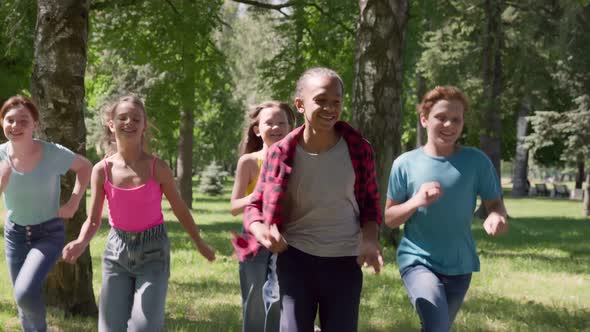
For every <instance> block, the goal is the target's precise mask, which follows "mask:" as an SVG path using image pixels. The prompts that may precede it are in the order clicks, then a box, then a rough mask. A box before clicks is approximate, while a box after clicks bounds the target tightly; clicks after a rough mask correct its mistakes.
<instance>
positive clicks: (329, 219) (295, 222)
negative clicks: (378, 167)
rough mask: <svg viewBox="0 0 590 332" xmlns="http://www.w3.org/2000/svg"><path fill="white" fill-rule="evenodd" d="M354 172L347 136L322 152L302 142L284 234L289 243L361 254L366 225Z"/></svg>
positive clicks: (328, 252)
mask: <svg viewBox="0 0 590 332" xmlns="http://www.w3.org/2000/svg"><path fill="white" fill-rule="evenodd" d="M354 182H355V174H354V169H353V167H352V162H351V161H350V154H349V152H348V146H347V145H346V141H345V140H344V139H343V138H341V139H340V140H339V141H338V143H337V144H336V145H334V147H332V148H331V149H329V150H328V151H325V152H322V153H320V154H312V153H308V152H306V151H305V150H303V148H302V147H301V146H299V145H298V146H297V150H296V152H295V162H294V166H293V170H292V173H291V176H290V179H289V185H288V188H287V195H286V201H285V207H286V222H285V223H284V224H283V229H282V234H283V236H284V237H285V240H287V243H288V244H289V245H290V246H293V247H295V248H297V249H299V250H301V251H303V252H306V253H308V254H311V255H314V256H320V257H344V256H358V254H359V244H360V240H361V231H360V224H359V207H358V204H357V201H356V198H355V197H354Z"/></svg>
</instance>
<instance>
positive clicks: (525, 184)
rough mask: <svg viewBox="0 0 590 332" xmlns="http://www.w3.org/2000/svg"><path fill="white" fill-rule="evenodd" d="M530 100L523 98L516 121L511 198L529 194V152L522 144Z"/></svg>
mask: <svg viewBox="0 0 590 332" xmlns="http://www.w3.org/2000/svg"><path fill="white" fill-rule="evenodd" d="M530 108H531V104H530V100H529V98H525V100H523V102H522V105H521V107H520V111H519V112H518V119H517V120H516V156H515V158H514V175H513V176H512V197H524V196H527V195H528V193H529V187H530V183H529V181H528V173H529V172H528V169H529V168H528V166H529V165H528V161H529V150H528V149H527V148H526V146H525V144H524V138H525V136H526V131H527V119H526V117H527V116H528V115H529V113H530Z"/></svg>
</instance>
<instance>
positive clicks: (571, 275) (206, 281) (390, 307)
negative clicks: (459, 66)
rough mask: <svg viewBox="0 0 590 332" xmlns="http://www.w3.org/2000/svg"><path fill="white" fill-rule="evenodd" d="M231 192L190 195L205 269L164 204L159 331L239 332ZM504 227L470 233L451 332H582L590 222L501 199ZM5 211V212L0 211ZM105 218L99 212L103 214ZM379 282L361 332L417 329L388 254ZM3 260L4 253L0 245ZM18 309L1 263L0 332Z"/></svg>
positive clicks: (57, 315)
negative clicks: (211, 251)
mask: <svg viewBox="0 0 590 332" xmlns="http://www.w3.org/2000/svg"><path fill="white" fill-rule="evenodd" d="M229 190H230V188H229V184H228V187H226V190H225V193H224V195H223V196H221V197H206V196H203V195H200V194H196V195H195V202H194V204H193V215H194V216H195V220H196V221H197V224H198V225H199V227H200V228H201V230H202V234H203V237H204V238H205V240H206V241H207V242H208V243H210V244H211V245H212V246H213V247H215V248H216V250H217V260H216V261H215V262H214V263H208V262H206V261H205V259H203V258H202V257H201V256H200V255H199V254H198V252H197V251H196V250H195V248H194V246H193V244H192V242H190V240H189V237H188V236H187V235H186V233H185V232H184V230H183V229H182V227H181V225H180V224H179V223H178V222H177V221H176V218H175V217H174V215H173V214H172V212H171V210H170V208H169V205H168V203H167V202H164V204H163V208H164V218H165V219H166V226H167V229H168V234H169V237H170V240H171V243H172V248H171V251H172V272H171V277H170V282H169V289H168V297H167V302H166V329H165V330H166V331H187V332H188V331H190V332H193V331H204V332H207V331H211V332H219V331H223V332H225V331H235V332H238V331H241V299H240V287H239V279H238V265H237V260H236V259H235V257H234V253H233V249H232V247H231V244H230V241H229V240H230V237H231V235H230V231H232V230H233V231H239V230H240V229H241V217H232V216H231V215H230V214H229V212H228V211H227V209H228V205H229V204H228V201H229ZM506 205H507V207H508V210H509V213H510V216H511V220H510V231H509V233H508V234H507V235H506V236H502V237H499V238H492V237H489V236H487V235H486V234H485V232H484V231H483V229H482V227H481V221H479V220H476V221H475V222H474V225H473V231H474V237H475V239H476V242H477V246H478V251H479V254H480V258H481V269H482V271H481V273H475V274H474V277H473V282H472V286H471V288H470V290H469V293H468V295H467V300H466V302H465V304H464V305H463V307H462V309H461V311H460V312H459V315H458V317H457V319H456V322H455V326H454V330H456V331H582V330H588V327H589V326H590V240H589V239H590V220H588V218H584V217H582V216H581V203H580V202H571V201H567V200H555V199H547V198H524V199H512V198H510V197H509V196H508V195H507V196H506ZM2 210H3V209H2ZM105 210H106V209H105ZM108 230H109V225H108V223H107V221H106V219H104V220H103V225H102V227H101V229H100V231H99V233H98V234H97V235H96V236H95V238H94V240H93V241H92V243H91V253H92V258H93V268H94V275H93V286H94V291H95V294H96V295H97V299H98V296H99V294H100V282H101V273H100V264H101V261H100V256H101V254H102V251H103V250H104V247H105V242H106V235H107V233H108ZM383 253H384V257H385V262H386V266H385V268H384V269H383V271H382V272H381V274H380V275H375V274H373V272H372V271H369V270H365V271H364V272H365V273H364V287H363V295H362V299H361V308H360V320H359V331H361V332H370V331H393V330H395V331H416V330H418V329H419V324H420V323H419V321H418V317H417V315H416V314H415V313H414V309H413V308H412V306H411V304H410V301H409V300H408V298H407V295H406V292H405V290H404V288H403V285H402V282H401V280H400V276H399V273H398V271H397V266H396V264H395V250H394V249H393V248H389V247H388V248H384V249H383ZM0 255H1V257H4V243H3V240H2V243H0ZM16 314H17V311H16V307H15V305H14V300H13V298H12V287H11V286H10V280H9V277H8V272H7V268H6V264H5V262H2V264H0V325H1V326H2V329H0V330H2V331H18V330H19V323H18V319H17V318H16ZM48 321H49V324H50V326H51V327H52V329H53V330H55V331H95V330H96V320H95V319H92V318H80V317H65V316H64V315H63V313H61V312H60V311H58V310H56V309H53V308H50V309H49V313H48Z"/></svg>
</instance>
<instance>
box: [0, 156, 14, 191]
mask: <svg viewBox="0 0 590 332" xmlns="http://www.w3.org/2000/svg"><path fill="white" fill-rule="evenodd" d="M11 173H12V168H11V167H10V164H9V163H8V161H7V160H1V161H0V194H2V193H3V192H4V189H6V185H7V184H8V180H10V174H11Z"/></svg>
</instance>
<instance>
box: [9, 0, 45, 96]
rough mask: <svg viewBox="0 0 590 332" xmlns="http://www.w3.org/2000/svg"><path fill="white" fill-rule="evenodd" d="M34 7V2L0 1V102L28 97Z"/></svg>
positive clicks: (35, 12)
mask: <svg viewBox="0 0 590 332" xmlns="http://www.w3.org/2000/svg"><path fill="white" fill-rule="evenodd" d="M36 8H37V7H36V4H35V2H34V1H26V0H7V1H2V2H0V25H1V26H2V27H3V29H2V30H0V101H4V100H5V99H7V98H8V97H10V96H13V95H15V94H17V93H18V94H29V93H28V92H27V91H28V90H29V81H30V76H31V72H32V64H33V37H34V33H33V32H34V30H35V21H36V19H37V10H36Z"/></svg>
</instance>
